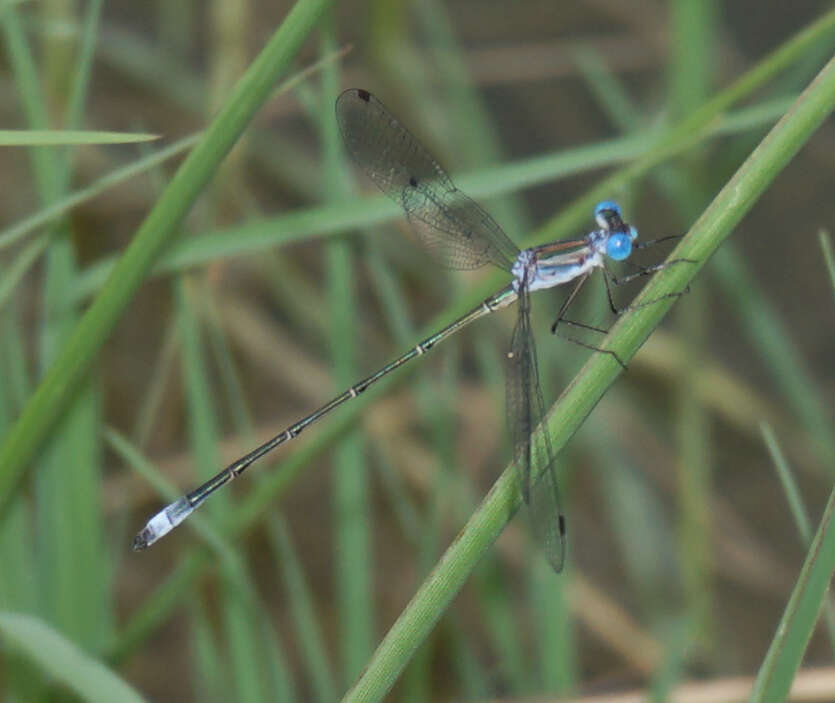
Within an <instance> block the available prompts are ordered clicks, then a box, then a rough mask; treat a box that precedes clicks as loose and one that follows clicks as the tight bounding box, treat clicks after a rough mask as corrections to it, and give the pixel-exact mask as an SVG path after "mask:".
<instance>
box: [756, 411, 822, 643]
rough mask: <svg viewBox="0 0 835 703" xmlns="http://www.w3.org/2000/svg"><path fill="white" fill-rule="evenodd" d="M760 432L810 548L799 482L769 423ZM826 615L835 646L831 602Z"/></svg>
mask: <svg viewBox="0 0 835 703" xmlns="http://www.w3.org/2000/svg"><path fill="white" fill-rule="evenodd" d="M760 431H761V432H762V435H763V440H764V441H765V444H766V447H767V448H768V453H769V454H771V459H772V461H773V462H774V468H775V469H776V470H777V475H778V476H779V477H780V485H782V487H783V492H784V493H785V494H786V500H787V501H788V503H789V509H790V510H791V512H792V517H793V518H794V524H795V525H796V526H797V531H798V533H799V534H800V539H801V541H802V543H803V546H804V547H807V548H808V547H809V544H810V542H811V540H812V524H811V522H810V520H809V514H808V511H807V510H806V506H805V505H804V504H803V499H802V498H801V496H800V489H799V488H798V486H797V481H795V478H794V472H793V471H792V469H791V467H790V466H789V462H788V461H787V460H786V457H785V455H784V454H783V450H782V449H781V448H780V444H779V443H778V441H777V435H775V434H774V430H773V429H772V428H771V425H769V424H768V423H767V422H761V423H760ZM824 608H825V611H824V614H825V617H826V626H827V629H828V632H829V641H830V643H831V644H832V645H833V646H835V609H833V607H832V604H831V603H830V602H829V601H826V602H825V603H824Z"/></svg>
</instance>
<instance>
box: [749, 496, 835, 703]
mask: <svg viewBox="0 0 835 703" xmlns="http://www.w3.org/2000/svg"><path fill="white" fill-rule="evenodd" d="M833 512H835V490H833V491H832V493H831V494H830V496H829V501H828V502H827V504H826V509H825V510H824V513H823V517H822V519H821V523H820V525H819V526H818V531H817V534H816V535H815V539H814V540H813V541H812V544H811V545H810V547H809V552H808V554H807V555H806V561H805V562H804V564H803V568H802V569H801V571H800V576H799V577H798V579H797V583H796V584H795V587H794V590H793V591H792V594H791V598H790V599H789V602H788V605H786V610H785V611H784V612H783V617H782V618H781V619H780V623H779V624H778V625H777V632H776V634H775V635H774V639H773V640H772V641H771V646H770V647H769V648H768V653H767V654H766V656H765V659H764V660H763V663H762V666H761V667H760V670H759V673H758V674H757V680H756V681H755V683H754V689H753V691H752V693H751V698H750V700H751V702H752V703H759V702H760V701H784V700H786V699H787V697H788V693H789V689H790V688H791V685H792V681H794V677H795V674H796V673H797V669H798V667H799V666H800V662H801V661H802V659H803V653H804V652H805V651H806V646H807V645H808V644H809V639H810V638H811V637H812V633H813V632H814V630H815V624H816V623H817V620H818V615H819V613H820V609H821V606H822V604H823V602H824V599H825V598H826V594H827V592H828V590H829V584H830V581H831V579H832V572H833V570H835V523H833V521H832V516H833Z"/></svg>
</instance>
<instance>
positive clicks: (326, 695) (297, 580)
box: [269, 515, 337, 703]
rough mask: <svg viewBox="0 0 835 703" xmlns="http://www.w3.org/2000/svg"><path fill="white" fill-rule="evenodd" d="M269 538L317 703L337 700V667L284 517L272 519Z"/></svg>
mask: <svg viewBox="0 0 835 703" xmlns="http://www.w3.org/2000/svg"><path fill="white" fill-rule="evenodd" d="M269 536H270V542H271V543H272V547H273V551H274V553H275V561H276V563H277V564H278V565H279V567H280V569H281V575H282V578H283V580H284V584H285V589H286V591H287V597H288V598H289V605H290V608H291V610H292V613H293V621H294V623H295V626H296V631H297V633H298V639H299V645H300V649H301V650H302V652H303V654H304V656H303V657H302V662H303V666H304V667H305V668H306V669H307V670H308V674H309V676H310V681H311V686H312V689H313V692H314V697H315V698H316V700H317V701H321V702H322V703H329V702H330V701H334V700H336V691H337V688H336V684H335V682H334V679H333V675H332V674H331V671H332V668H333V667H331V665H330V663H329V661H328V654H327V649H326V648H325V645H324V638H323V636H322V633H321V631H320V628H319V625H318V623H317V622H316V613H315V608H314V604H313V594H312V591H311V589H310V586H309V585H308V584H307V582H306V580H305V577H304V573H303V570H302V565H301V563H300V562H299V558H298V555H297V554H296V550H295V548H294V547H293V541H292V538H291V536H290V531H289V530H288V529H287V525H286V523H285V521H284V518H283V517H281V516H279V515H276V516H273V517H272V518H270V521H269Z"/></svg>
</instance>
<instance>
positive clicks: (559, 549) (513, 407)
mask: <svg viewBox="0 0 835 703" xmlns="http://www.w3.org/2000/svg"><path fill="white" fill-rule="evenodd" d="M336 118H337V121H338V123H339V128H340V130H341V132H342V136H343V138H344V140H345V145H346V146H347V148H348V151H349V152H350V154H351V156H352V157H353V159H354V161H355V162H356V163H357V164H358V165H359V166H360V167H361V168H362V169H363V170H364V171H365V172H366V173H367V174H368V176H369V177H370V178H371V180H373V181H374V183H376V184H377V186H379V188H380V189H381V190H382V191H383V192H384V193H385V194H386V195H388V196H389V197H391V198H392V199H394V200H395V201H397V202H398V203H399V204H400V206H401V207H402V208H403V210H404V212H405V213H406V217H407V219H408V221H409V223H410V224H411V226H412V228H413V229H414V230H415V231H416V233H417V234H418V235H419V237H420V238H421V239H422V241H423V242H424V243H425V244H426V245H427V246H428V247H429V248H431V249H432V250H434V251H435V252H436V253H437V254H438V255H439V256H440V257H441V258H442V260H443V261H444V262H445V263H446V264H447V265H448V266H450V267H452V268H458V269H474V268H478V267H480V266H483V265H484V264H487V263H490V264H493V265H495V266H498V267H499V268H501V269H503V270H505V271H507V272H509V273H510V274H511V275H512V276H513V280H512V281H511V282H510V283H509V284H508V285H507V286H505V287H504V288H502V289H501V290H500V291H498V292H497V293H495V294H494V295H492V296H490V297H489V298H487V299H486V300H484V301H482V303H481V304H480V305H479V306H478V307H476V308H475V309H473V310H471V311H470V312H468V313H467V314H466V315H464V316H463V317H461V318H459V319H457V320H456V321H455V322H453V323H451V324H450V325H448V326H447V327H445V328H444V329H442V330H440V331H439V332H436V333H435V334H433V335H432V336H431V337H428V338H426V339H424V340H423V341H422V342H420V343H419V344H417V345H415V346H414V347H413V348H412V349H410V350H409V351H407V352H406V353H405V354H403V355H402V356H400V357H398V358H397V359H395V360H394V361H392V362H391V363H390V364H387V365H386V366H384V367H383V368H381V369H380V370H379V371H377V372H375V373H373V374H372V375H370V376H369V377H368V378H365V379H363V380H362V381H359V382H358V383H356V384H354V385H353V386H351V387H350V388H348V389H347V390H346V391H344V392H343V393H342V394H340V395H338V396H337V397H336V398H334V399H333V400H331V401H330V402H328V403H326V404H325V405H323V406H322V407H321V408H319V409H318V410H316V411H314V412H312V413H311V414H310V415H307V416H306V417H304V418H302V419H301V420H299V421H298V422H296V423H295V424H293V425H291V426H290V427H288V428H287V429H286V430H284V431H283V432H281V433H280V434H277V435H276V436H275V437H273V438H272V439H270V440H268V441H267V442H265V443H264V444H262V445H261V446H259V447H257V448H255V449H254V450H252V451H251V452H249V454H247V455H245V456H243V457H241V458H240V459H238V460H237V461H234V462H232V463H231V464H230V465H229V466H227V467H226V468H225V469H223V471H221V472H220V473H218V474H217V475H216V476H214V477H213V478H211V479H209V480H208V481H207V482H206V483H204V484H203V485H202V486H199V487H198V488H196V489H195V490H193V491H191V492H190V493H187V494H185V495H184V496H182V497H181V498H179V499H177V500H176V501H174V502H173V503H171V504H170V505H168V506H167V507H166V508H164V509H163V510H161V511H160V512H159V513H157V514H156V515H155V516H154V517H152V518H151V519H150V520H149V521H148V523H147V525H146V526H145V527H144V528H143V529H142V531H141V532H140V533H139V534H138V535H137V536H136V538H135V539H134V541H133V548H134V549H137V550H139V549H145V548H146V547H148V546H150V545H151V544H153V543H154V542H156V541H157V540H158V539H160V537H162V536H163V535H165V534H167V533H168V532H170V531H171V530H172V529H173V528H174V527H176V526H177V525H179V524H180V523H181V522H182V521H183V520H185V519H186V518H187V517H188V516H189V515H190V514H191V513H192V512H193V511H194V509H195V508H197V507H198V506H199V505H200V504H201V503H202V502H203V501H204V500H206V498H208V497H209V496H210V495H211V494H212V493H214V492H215V491H216V490H217V489H219V488H220V487H221V486H223V485H225V484H227V483H229V482H230V481H231V480H232V479H234V478H236V477H237V476H239V475H240V474H242V473H243V472H244V470H245V469H246V468H247V467H248V466H250V464H252V463H253V462H254V461H256V460H257V459H260V458H261V457H262V456H264V455H265V454H267V453H268V452H270V451H272V450H273V449H275V448H276V447H278V446H279V445H280V444H284V442H287V441H289V440H291V439H294V438H295V437H298V436H299V434H301V432H302V431H303V430H305V429H306V428H307V427H309V426H310V425H312V424H313V423H314V422H316V421H318V420H320V419H321V418H322V417H324V416H325V415H327V414H328V413H329V412H331V410H333V409H335V408H337V407H338V406H340V405H342V404H343V403H345V402H347V401H349V400H351V399H352V398H356V397H357V396H358V395H359V394H360V393H362V392H363V391H365V390H366V389H368V388H369V387H370V386H371V385H372V384H374V383H376V382H377V381H379V380H380V379H381V378H383V377H384V376H386V375H387V374H389V373H391V372H392V371H394V370H395V369H397V368H399V367H401V366H402V365H403V364H405V363H406V362H408V361H411V360H412V359H414V358H416V357H418V356H421V355H422V354H424V353H425V352H427V351H429V350H430V349H431V348H432V347H434V346H435V345H436V344H438V343H439V342H441V341H443V340H444V339H446V338H447V337H449V336H450V335H452V334H454V333H455V332H457V331H458V330H460V329H461V328H463V327H465V326H466V325H468V324H470V323H471V322H473V321H474V320H477V319H479V318H480V317H483V316H484V315H487V314H488V313H491V312H493V311H495V310H498V309H499V308H504V307H506V306H508V305H510V304H511V303H514V302H517V301H518V303H519V308H518V309H519V313H518V316H517V319H516V326H515V327H514V329H513V334H512V337H511V342H510V351H509V352H508V354H507V379H506V398H507V416H508V421H509V426H510V434H511V440H512V447H513V461H514V463H515V465H516V468H517V471H518V476H519V485H520V487H521V492H522V498H523V501H524V504H525V505H526V506H527V507H528V509H529V510H530V514H531V518H532V525H533V531H534V534H535V536H536V539H537V540H538V542H539V543H540V545H541V546H542V549H543V551H544V553H545V556H546V557H547V559H548V561H549V562H550V564H551V566H552V567H553V568H554V570H556V571H560V570H561V569H562V566H563V562H564V559H565V518H564V516H563V512H562V508H561V506H560V496H559V490H558V488H557V480H556V476H555V467H554V456H553V450H552V448H551V443H550V440H549V439H548V433H547V432H543V433H542V437H543V439H542V440H541V441H538V442H532V441H531V435H532V433H533V432H534V431H535V430H536V428H537V426H538V425H539V424H540V422H541V420H542V418H543V416H544V411H545V407H544V402H543V397H542V390H541V388H540V384H539V373H538V371H537V365H536V351H535V348H534V339H533V334H532V333H531V323H530V293H531V292H532V291H535V290H539V289H542V288H552V287H554V286H559V285H562V284H564V283H568V282H570V281H575V282H576V283H575V285H574V288H573V289H572V291H571V292H570V293H569V295H568V297H567V298H566V300H565V302H564V303H563V305H562V307H561V308H560V311H559V314H558V315H557V319H556V321H555V322H554V324H553V325H552V328H551V329H552V332H556V331H557V328H558V326H559V325H560V324H568V325H574V326H577V327H585V328H588V329H593V330H596V329H597V328H594V327H591V326H589V325H585V324H583V323H579V322H574V321H570V320H568V319H566V317H565V314H566V311H567V310H568V308H569V306H570V305H571V303H572V301H573V300H574V299H575V297H576V295H577V293H578V291H579V290H580V288H581V287H582V285H583V284H584V283H585V282H586V280H587V279H588V277H589V275H590V274H591V273H592V272H593V271H594V270H595V269H600V270H601V272H602V274H603V280H604V282H605V284H606V292H607V296H608V299H609V305H610V307H611V309H612V311H613V312H614V313H616V314H617V313H620V312H622V311H623V310H624V309H626V308H623V309H620V310H619V309H618V308H617V307H616V306H615V304H614V299H613V297H612V291H611V286H610V283H615V284H621V283H625V282H627V281H630V280H633V279H635V278H636V277H638V276H645V275H649V274H650V273H652V272H653V271H657V270H659V269H661V268H663V266H665V264H658V265H655V266H650V267H637V270H636V272H634V273H632V274H629V275H627V276H624V277H622V278H616V277H615V276H613V275H612V274H611V273H610V272H609V271H608V270H607V268H606V261H607V259H612V260H614V261H623V260H625V259H627V258H628V257H629V256H630V255H631V253H632V251H633V250H634V249H638V248H643V247H646V246H648V245H650V244H653V243H655V242H645V243H643V244H641V243H638V242H637V236H638V232H637V230H636V229H635V228H634V227H632V226H630V225H628V224H627V223H626V222H624V220H623V218H622V213H621V209H620V207H619V206H618V205H617V204H616V203H614V202H612V201H608V200H607V201H604V202H601V203H599V204H598V205H597V207H596V208H595V211H594V217H595V221H596V224H597V229H594V230H593V231H591V232H589V233H588V234H587V235H586V236H585V237H582V238H579V239H571V240H561V241H557V242H553V243H551V244H544V245H542V246H537V247H531V248H530V249H524V250H522V251H520V250H519V248H518V247H517V246H516V245H515V244H514V243H513V242H512V241H511V240H510V239H509V238H508V236H507V235H506V234H505V233H504V232H503V231H502V229H501V227H499V225H498V224H496V222H495V221H494V220H493V218H492V217H490V215H488V214H487V213H486V212H485V211H484V210H483V209H482V208H481V207H480V206H479V205H478V204H477V203H475V202H474V201H473V200H471V199H470V198H468V197H467V196H466V195H464V194H463V193H462V192H461V191H460V190H458V189H457V188H456V187H455V185H454V184H453V183H452V180H451V179H450V177H449V176H448V175H447V173H446V171H444V169H443V168H441V166H440V165H439V164H438V162H437V161H436V160H435V159H434V158H433V157H432V156H431V155H430V153H429V152H428V151H427V150H426V149H425V148H424V147H423V145H421V144H420V142H418V140H417V139H415V137H414V136H412V134H411V133H410V132H409V131H408V130H407V129H406V128H405V127H404V126H403V125H402V124H401V123H400V122H399V121H398V120H397V119H395V118H394V117H393V116H392V115H391V114H390V113H389V111H388V110H387V109H386V108H385V107H384V106H383V104H382V103H381V102H380V101H379V100H377V98H375V97H374V96H373V95H371V94H370V93H369V92H368V91H366V90H359V89H351V90H346V91H345V92H344V93H342V95H340V96H339V98H338V99H337V101H336ZM664 239H670V237H665V238H664ZM655 241H660V240H655ZM669 263H673V262H668V264H669ZM671 295H672V296H675V295H677V294H675V293H674V294H671ZM665 297H671V296H665ZM651 302H656V301H651ZM646 304H651V303H645V305H646ZM598 331H601V330H598ZM573 341H578V340H573ZM578 343H580V344H583V346H587V347H589V348H591V349H595V350H596V351H600V352H605V353H608V354H610V355H612V356H613V357H614V358H615V359H616V360H617V361H618V363H621V364H622V362H621V360H620V359H619V358H618V357H617V355H616V354H615V353H614V352H612V351H610V350H605V349H599V348H598V347H594V346H591V345H587V344H584V343H583V342H579V341H578Z"/></svg>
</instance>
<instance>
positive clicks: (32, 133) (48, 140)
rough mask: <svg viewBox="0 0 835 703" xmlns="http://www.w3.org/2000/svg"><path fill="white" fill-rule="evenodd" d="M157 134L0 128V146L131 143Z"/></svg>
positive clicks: (149, 139)
mask: <svg viewBox="0 0 835 703" xmlns="http://www.w3.org/2000/svg"><path fill="white" fill-rule="evenodd" d="M159 138H160V137H159V135H158V134H145V133H133V132H101V131H95V132H82V131H78V130H72V129H63V130H62V129H0V146H78V145H80V144H132V143H135V142H149V141H152V140H154V139H159Z"/></svg>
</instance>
